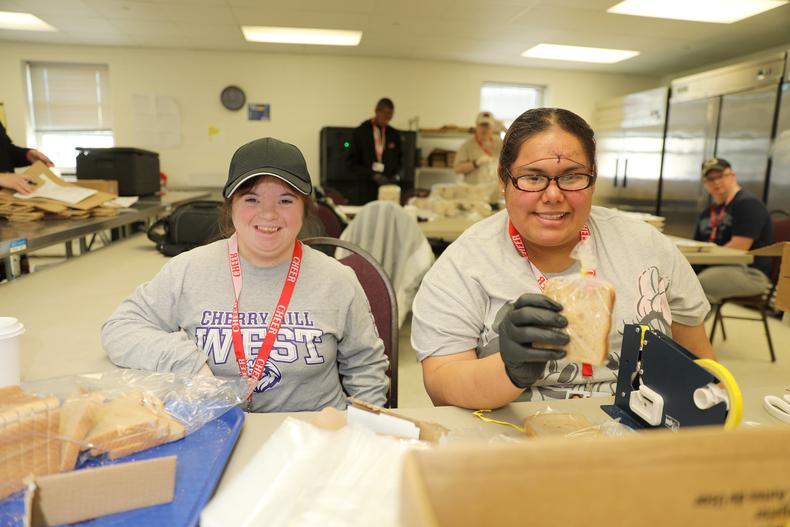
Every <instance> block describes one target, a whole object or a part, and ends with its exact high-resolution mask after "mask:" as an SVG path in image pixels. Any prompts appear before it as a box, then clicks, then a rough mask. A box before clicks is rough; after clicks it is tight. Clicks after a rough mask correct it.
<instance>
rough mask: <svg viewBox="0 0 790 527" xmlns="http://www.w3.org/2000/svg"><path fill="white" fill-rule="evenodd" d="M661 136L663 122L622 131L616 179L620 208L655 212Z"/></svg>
mask: <svg viewBox="0 0 790 527" xmlns="http://www.w3.org/2000/svg"><path fill="white" fill-rule="evenodd" d="M663 139H664V127H663V125H659V126H646V127H641V128H629V129H627V130H625V132H624V137H623V160H624V161H621V163H622V165H623V166H622V167H621V169H620V179H619V184H620V194H619V200H620V203H621V208H623V209H624V210H632V211H637V212H647V213H650V214H655V213H656V211H657V208H658V180H659V177H660V175H661V153H662V143H663Z"/></svg>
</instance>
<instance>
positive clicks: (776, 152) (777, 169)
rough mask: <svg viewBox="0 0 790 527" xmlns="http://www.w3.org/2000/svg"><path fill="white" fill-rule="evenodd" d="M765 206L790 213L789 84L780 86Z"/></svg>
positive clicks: (771, 209) (770, 209)
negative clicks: (777, 115) (780, 95)
mask: <svg viewBox="0 0 790 527" xmlns="http://www.w3.org/2000/svg"><path fill="white" fill-rule="evenodd" d="M766 204H767V206H768V210H769V211H773V210H784V211H787V212H790V82H785V83H784V84H782V97H781V100H780V102H779V122H778V126H777V127H776V138H775V139H774V146H773V149H772V151H771V175H770V179H769V184H768V201H767V202H766Z"/></svg>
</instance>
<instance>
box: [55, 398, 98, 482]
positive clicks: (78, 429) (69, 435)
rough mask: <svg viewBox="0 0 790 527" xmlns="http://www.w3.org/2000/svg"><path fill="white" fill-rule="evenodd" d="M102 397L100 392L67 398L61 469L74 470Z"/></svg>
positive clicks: (63, 421) (63, 409)
mask: <svg viewBox="0 0 790 527" xmlns="http://www.w3.org/2000/svg"><path fill="white" fill-rule="evenodd" d="M100 405H101V397H100V396H99V395H98V394H95V395H90V394H89V395H85V396H82V397H73V398H71V399H66V401H64V402H63V406H62V407H61V419H60V431H59V435H60V440H61V447H60V453H61V455H60V471H61V472H65V471H67V470H72V469H73V468H74V466H75V465H76V463H77V457H78V456H79V454H80V450H81V449H82V445H83V443H84V442H85V437H86V436H87V435H88V432H90V430H91V429H92V428H93V426H94V425H95V424H96V418H97V416H98V414H99V406H100Z"/></svg>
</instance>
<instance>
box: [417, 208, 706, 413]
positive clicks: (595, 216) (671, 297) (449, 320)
mask: <svg viewBox="0 0 790 527" xmlns="http://www.w3.org/2000/svg"><path fill="white" fill-rule="evenodd" d="M507 218H508V216H507V211H501V212H499V213H497V214H495V215H494V216H491V217H489V218H487V219H485V220H483V221H481V222H479V223H476V224H475V225H473V226H472V227H470V228H469V229H467V230H466V232H464V233H463V234H462V235H461V236H460V237H459V238H458V239H457V240H456V241H455V242H454V243H453V244H452V245H450V247H448V248H447V250H445V252H444V253H443V254H442V256H441V257H440V258H439V259H438V260H437V262H436V263H435V264H434V266H433V267H432V268H431V270H430V271H429V272H428V273H427V274H426V275H425V278H424V279H423V282H422V285H421V286H420V290H419V292H418V293H417V297H416V298H415V300H414V305H413V308H412V309H413V313H414V315H413V320H412V333H411V340H412V346H413V347H414V349H415V350H416V351H417V356H418V358H419V359H420V360H423V359H425V358H426V357H429V356H432V355H450V354H453V353H461V352H464V351H468V350H475V351H476V352H477V355H478V357H481V358H482V357H486V356H488V355H491V354H493V353H498V352H499V335H498V333H497V331H496V328H498V327H499V319H498V318H497V317H498V315H499V314H500V310H501V309H502V308H503V306H504V305H505V304H506V303H508V302H513V301H514V300H515V299H517V298H518V297H519V296H520V295H522V294H523V293H530V292H531V293H539V292H540V291H539V288H538V285H537V281H536V279H535V275H534V274H533V271H532V268H531V266H530V265H529V263H528V262H526V261H525V260H524V258H522V257H521V256H519V254H518V253H517V252H516V249H515V248H514V247H513V243H512V242H511V240H510V238H509V237H508V235H507ZM588 226H589V227H590V230H591V232H592V238H591V241H592V243H593V244H594V249H595V254H596V257H597V260H598V267H597V270H596V272H597V276H598V278H600V279H602V280H604V281H606V282H609V283H611V284H612V285H613V286H614V288H615V291H616V300H615V306H614V313H613V317H612V327H611V331H610V334H609V360H608V363H607V364H606V365H604V366H595V367H593V377H592V385H591V388H592V391H593V392H597V393H600V394H601V395H610V394H612V393H614V389H615V388H616V384H617V371H618V368H619V362H620V347H621V344H622V335H623V325H624V324H627V323H631V324H646V325H648V326H650V327H651V328H652V329H656V330H659V331H661V332H663V333H665V334H667V335H670V336H671V332H672V330H671V324H672V322H673V321H674V322H679V323H681V324H685V325H689V326H695V325H698V324H700V323H702V321H703V319H704V317H705V315H706V314H707V312H708V311H709V310H710V305H709V304H708V301H707V300H706V299H705V295H704V293H703V291H702V288H701V287H700V284H699V281H698V280H697V277H696V275H695V274H694V271H693V270H692V269H691V266H690V265H689V263H688V261H687V260H686V259H685V258H684V257H683V255H682V254H681V253H680V251H678V250H677V248H676V247H675V246H674V244H673V243H672V242H671V241H670V240H669V239H668V238H666V237H665V236H664V235H662V234H661V233H660V232H659V231H658V230H657V229H655V228H654V227H652V226H650V225H648V224H646V223H644V222H642V221H641V220H637V219H632V218H628V217H626V216H623V215H622V214H619V213H618V212H617V211H614V210H610V209H605V208H602V207H593V208H592V212H591V214H590V219H589V221H588ZM573 274H579V267H578V264H577V265H574V266H572V267H571V268H570V269H568V270H566V271H564V272H563V273H557V274H556V275H547V278H551V277H552V276H557V275H573ZM584 384H585V383H584V380H583V377H582V375H581V366H580V365H579V364H578V363H575V362H569V361H565V360H560V361H550V362H549V363H548V364H547V366H546V370H545V371H544V374H543V376H542V378H541V379H540V380H539V381H537V382H536V383H535V385H533V387H532V388H531V389H527V390H526V391H525V393H524V394H523V395H522V396H521V397H520V398H519V400H534V399H543V398H546V397H549V398H565V397H570V396H572V395H573V394H574V393H582V391H583V389H584Z"/></svg>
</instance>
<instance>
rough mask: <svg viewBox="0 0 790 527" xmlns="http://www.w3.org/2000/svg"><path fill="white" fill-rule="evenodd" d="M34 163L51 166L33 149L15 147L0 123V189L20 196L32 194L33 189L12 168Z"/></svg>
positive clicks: (45, 158)
mask: <svg viewBox="0 0 790 527" xmlns="http://www.w3.org/2000/svg"><path fill="white" fill-rule="evenodd" d="M36 161H43V162H44V163H46V165H47V166H50V167H51V166H52V161H50V160H49V158H48V157H47V156H45V155H44V154H42V153H41V152H39V151H38V150H35V149H33V148H22V147H20V146H16V145H15V144H14V143H13V142H12V141H11V138H10V137H8V134H7V133H6V131H5V127H4V126H3V123H0V187H5V188H9V189H11V190H15V191H17V192H21V193H22V194H29V193H30V192H33V187H31V186H30V183H29V182H28V181H27V179H26V178H25V176H23V175H22V174H15V173H14V168H16V167H25V166H28V165H31V164H33V163H34V162H36Z"/></svg>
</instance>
